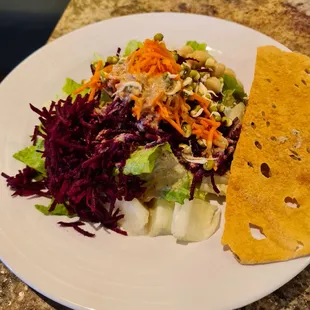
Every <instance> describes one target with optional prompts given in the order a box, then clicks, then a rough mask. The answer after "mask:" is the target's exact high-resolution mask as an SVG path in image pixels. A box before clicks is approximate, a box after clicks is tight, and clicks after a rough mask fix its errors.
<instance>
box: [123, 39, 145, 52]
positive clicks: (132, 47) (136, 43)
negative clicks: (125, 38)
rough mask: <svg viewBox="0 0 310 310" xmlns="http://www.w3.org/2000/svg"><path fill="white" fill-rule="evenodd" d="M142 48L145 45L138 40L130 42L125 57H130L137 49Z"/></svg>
mask: <svg viewBox="0 0 310 310" xmlns="http://www.w3.org/2000/svg"><path fill="white" fill-rule="evenodd" d="M142 46H143V43H142V42H139V41H137V40H131V41H129V42H128V43H127V46H126V47H125V51H124V56H129V55H130V54H131V53H132V52H134V51H135V50H136V49H138V48H140V47H142Z"/></svg>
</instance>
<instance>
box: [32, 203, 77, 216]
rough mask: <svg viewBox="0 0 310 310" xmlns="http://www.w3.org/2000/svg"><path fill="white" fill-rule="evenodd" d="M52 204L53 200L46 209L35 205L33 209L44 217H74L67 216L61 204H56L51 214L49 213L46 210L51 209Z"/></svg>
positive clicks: (66, 211) (65, 209)
mask: <svg viewBox="0 0 310 310" xmlns="http://www.w3.org/2000/svg"><path fill="white" fill-rule="evenodd" d="M52 203H53V200H52V201H51V202H50V203H49V205H48V206H47V207H46V206H43V205H35V208H36V209H37V210H38V211H40V212H41V213H43V214H44V215H63V216H68V217H74V216H75V215H69V212H68V210H67V208H66V207H65V205H64V204H62V203H58V204H56V207H55V209H54V210H53V211H52V212H49V211H48V210H49V208H50V207H51V205H52Z"/></svg>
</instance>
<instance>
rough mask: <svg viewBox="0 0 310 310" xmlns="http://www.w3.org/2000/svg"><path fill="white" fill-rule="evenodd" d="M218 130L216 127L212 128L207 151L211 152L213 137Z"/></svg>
mask: <svg viewBox="0 0 310 310" xmlns="http://www.w3.org/2000/svg"><path fill="white" fill-rule="evenodd" d="M215 130H216V127H214V126H213V127H211V129H210V131H209V133H208V138H207V149H208V150H210V151H211V148H212V143H213V136H214V132H215Z"/></svg>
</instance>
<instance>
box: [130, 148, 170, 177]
mask: <svg viewBox="0 0 310 310" xmlns="http://www.w3.org/2000/svg"><path fill="white" fill-rule="evenodd" d="M164 150H167V151H169V152H171V148H170V145H169V143H165V144H162V145H156V146H154V147H152V148H149V149H145V148H140V149H138V150H136V151H135V152H133V153H132V154H131V155H130V157H129V158H128V159H127V161H126V165H125V167H124V174H127V175H128V174H132V175H139V174H142V173H151V172H152V171H153V169H154V167H155V162H156V160H157V159H158V157H159V156H160V154H161V152H162V151H164Z"/></svg>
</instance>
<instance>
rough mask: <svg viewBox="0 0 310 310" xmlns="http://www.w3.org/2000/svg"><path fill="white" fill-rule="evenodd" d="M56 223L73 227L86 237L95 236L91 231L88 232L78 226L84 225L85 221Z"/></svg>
mask: <svg viewBox="0 0 310 310" xmlns="http://www.w3.org/2000/svg"><path fill="white" fill-rule="evenodd" d="M58 224H59V225H60V227H73V229H75V230H76V231H77V232H79V233H80V234H82V235H84V236H86V237H90V238H93V237H95V234H92V233H90V232H88V231H86V230H84V229H83V228H81V227H80V226H83V225H85V223H83V222H81V221H76V222H70V223H66V222H58Z"/></svg>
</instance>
